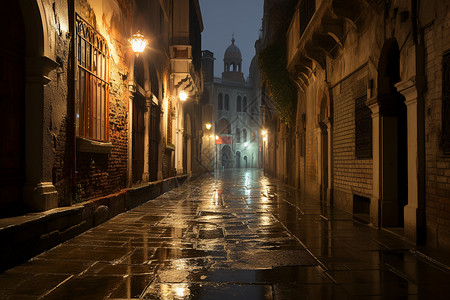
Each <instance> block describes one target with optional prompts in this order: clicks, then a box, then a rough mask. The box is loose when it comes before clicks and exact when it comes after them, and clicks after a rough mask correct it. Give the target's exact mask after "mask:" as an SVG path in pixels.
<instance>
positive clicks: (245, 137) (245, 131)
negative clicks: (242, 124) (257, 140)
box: [242, 128, 247, 143]
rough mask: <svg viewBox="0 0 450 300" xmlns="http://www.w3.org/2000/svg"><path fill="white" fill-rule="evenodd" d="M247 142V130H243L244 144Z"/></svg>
mask: <svg viewBox="0 0 450 300" xmlns="http://www.w3.org/2000/svg"><path fill="white" fill-rule="evenodd" d="M246 141H247V129H245V128H244V129H242V142H243V143H245V142H246Z"/></svg>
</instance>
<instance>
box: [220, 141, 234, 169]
mask: <svg viewBox="0 0 450 300" xmlns="http://www.w3.org/2000/svg"><path fill="white" fill-rule="evenodd" d="M220 158H221V161H222V168H225V169H228V168H230V167H231V162H232V159H231V148H230V146H228V145H225V146H223V148H222V149H221V151H220Z"/></svg>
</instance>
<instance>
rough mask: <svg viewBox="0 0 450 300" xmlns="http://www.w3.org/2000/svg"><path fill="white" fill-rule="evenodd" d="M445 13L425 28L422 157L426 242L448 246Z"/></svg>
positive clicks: (449, 27)
mask: <svg viewBox="0 0 450 300" xmlns="http://www.w3.org/2000/svg"><path fill="white" fill-rule="evenodd" d="M448 14H449V13H448V12H447V16H445V15H446V14H445V12H441V15H440V16H438V18H437V19H436V20H435V22H434V24H433V25H432V26H430V27H428V28H427V29H426V30H425V47H426V58H425V59H426V63H425V64H426V77H427V84H428V86H427V87H428V90H427V92H426V94H425V160H426V187H425V194H426V195H425V197H426V226H427V243H428V244H429V245H431V246H435V247H440V248H446V249H450V205H449V204H450V156H449V155H444V154H443V152H442V149H441V148H440V142H441V132H442V83H443V80H442V56H443V54H444V53H445V52H446V51H449V50H450V21H449V18H448Z"/></svg>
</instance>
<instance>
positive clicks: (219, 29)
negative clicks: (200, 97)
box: [200, 0, 264, 78]
mask: <svg viewBox="0 0 450 300" xmlns="http://www.w3.org/2000/svg"><path fill="white" fill-rule="evenodd" d="M263 4H264V0H200V7H201V10H202V17H203V24H204V27H205V29H204V31H203V33H202V49H203V50H210V51H212V52H213V53H214V57H215V58H216V61H215V64H214V73H215V76H216V77H221V76H222V72H223V54H224V52H225V49H226V48H227V47H228V46H229V45H230V44H231V37H232V34H233V33H234V38H235V39H236V42H235V44H236V46H238V47H239V49H241V53H242V71H243V72H244V77H245V78H247V77H248V68H249V67H250V62H251V60H252V58H253V56H254V55H255V48H254V45H255V41H256V40H257V39H258V34H259V29H260V28H261V25H262V23H261V22H262V21H261V20H262V14H263Z"/></svg>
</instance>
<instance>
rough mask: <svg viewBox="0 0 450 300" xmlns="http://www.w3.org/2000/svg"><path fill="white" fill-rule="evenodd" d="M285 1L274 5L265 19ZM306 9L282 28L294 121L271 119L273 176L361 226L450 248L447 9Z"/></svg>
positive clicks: (331, 4)
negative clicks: (345, 213) (292, 91)
mask: <svg viewBox="0 0 450 300" xmlns="http://www.w3.org/2000/svg"><path fill="white" fill-rule="evenodd" d="M285 2H288V1H284V2H283V1H274V0H272V1H266V11H265V19H266V21H265V22H266V23H267V22H270V20H271V19H270V18H271V16H272V15H273V14H272V13H271V12H272V11H276V10H274V9H273V8H274V7H276V6H277V5H280V3H285ZM296 2H297V3H294V5H293V6H292V13H291V14H290V15H288V18H289V19H290V20H291V22H290V24H289V26H288V28H287V29H285V30H284V34H285V36H286V44H287V54H286V55H287V63H286V69H287V70H288V72H289V74H290V76H291V78H292V80H293V81H294V82H295V83H296V85H297V94H298V97H297V99H296V120H295V124H294V125H293V126H291V127H287V126H284V124H283V122H280V121H279V120H278V121H277V120H276V118H275V121H274V120H273V119H272V123H270V122H267V123H266V126H267V127H268V128H270V129H269V136H268V144H267V145H266V147H267V149H268V151H274V153H275V157H276V162H275V163H272V164H267V165H265V168H266V170H267V171H268V172H269V173H272V174H275V175H276V176H278V177H279V178H281V179H283V180H285V181H286V182H287V183H289V184H291V185H294V186H296V187H298V188H300V189H301V190H303V191H304V192H305V193H307V194H310V195H313V196H315V197H317V198H320V199H321V201H323V202H324V203H327V204H328V205H333V206H336V207H340V208H343V209H344V210H346V211H348V212H350V213H352V214H353V215H354V216H355V217H356V218H358V219H359V220H363V221H365V222H368V223H371V224H373V225H374V226H376V227H378V228H383V229H386V230H391V231H393V232H396V233H398V234H400V235H402V236H404V237H405V238H407V239H408V240H410V241H412V242H414V243H417V244H427V245H431V246H434V247H437V248H442V249H450V234H449V230H450V227H449V224H450V223H449V221H450V211H449V209H448V208H449V207H450V206H449V204H450V197H449V195H450V185H449V182H450V181H449V180H450V177H449V175H450V174H448V173H447V171H446V169H447V168H448V167H449V163H450V156H449V152H448V147H447V145H448V130H449V125H448V123H449V121H448V120H449V114H448V112H449V111H448V107H449V105H448V86H449V81H448V65H449V64H448V61H449V60H448V57H449V55H448V51H449V50H450V27H449V23H448V21H446V20H448V18H449V7H448V5H447V4H446V3H445V1H429V2H427V3H425V2H422V1H401V0H398V1H360V0H357V1H339V0H302V1H296ZM264 28H265V27H264ZM271 30H272V31H271V32H265V33H264V34H265V40H264V42H265V46H267V45H269V44H270V43H271V42H273V41H274V38H273V37H272V36H270V35H271V34H273V31H274V29H273V27H272V28H271ZM293 145H295V147H294V146H293ZM265 149H266V148H265ZM287 161H290V162H295V164H293V163H286V162H287Z"/></svg>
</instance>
